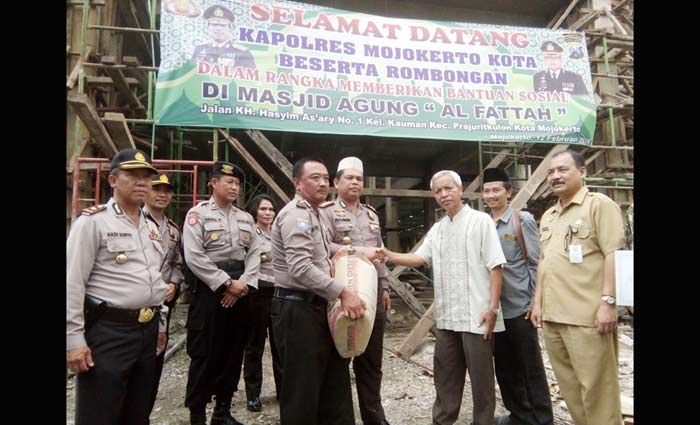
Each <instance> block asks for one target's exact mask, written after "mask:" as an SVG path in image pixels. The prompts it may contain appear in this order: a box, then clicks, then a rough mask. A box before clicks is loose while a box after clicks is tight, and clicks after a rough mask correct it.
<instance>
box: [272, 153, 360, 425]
mask: <svg viewBox="0 0 700 425" xmlns="http://www.w3.org/2000/svg"><path fill="white" fill-rule="evenodd" d="M292 178H293V181H294V187H295V189H296V196H295V197H294V199H292V200H291V201H290V202H289V203H288V204H287V205H286V206H285V207H284V208H282V210H281V211H280V213H279V215H278V216H277V219H276V220H275V221H274V223H272V267H273V269H274V271H275V292H274V295H273V298H272V305H271V308H270V316H271V319H272V328H273V331H274V332H273V335H274V339H275V344H276V345H277V348H278V350H279V355H280V363H281V366H282V388H281V389H280V394H279V396H280V397H279V404H280V421H281V425H354V424H355V416H354V412H353V407H352V393H351V390H350V374H349V371H348V360H347V359H343V358H341V357H340V355H339V354H338V351H337V350H336V349H335V345H334V344H333V340H332V338H331V333H330V329H329V328H328V316H327V306H328V302H334V301H335V300H336V299H338V298H340V302H341V305H342V308H343V311H344V312H345V313H346V314H347V315H348V317H350V318H351V319H355V318H358V317H362V315H364V309H365V307H364V303H363V301H362V300H361V299H360V298H359V297H358V296H357V293H356V292H355V291H354V290H352V289H350V288H347V287H345V286H344V285H343V284H341V283H340V282H338V281H336V280H335V279H333V278H332V277H331V261H330V253H329V247H328V242H327V241H326V238H325V237H324V229H323V224H322V223H321V222H320V219H319V212H318V206H319V205H320V204H321V203H323V201H325V200H326V196H328V170H327V169H326V166H325V165H323V163H322V162H321V161H320V160H316V159H310V158H302V159H300V160H298V161H297V162H296V163H295V164H294V166H293V168H292Z"/></svg>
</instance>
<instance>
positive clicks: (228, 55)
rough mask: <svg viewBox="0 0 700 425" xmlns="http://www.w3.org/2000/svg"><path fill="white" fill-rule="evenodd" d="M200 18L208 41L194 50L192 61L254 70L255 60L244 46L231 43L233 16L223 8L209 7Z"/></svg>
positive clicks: (234, 18)
mask: <svg viewBox="0 0 700 425" xmlns="http://www.w3.org/2000/svg"><path fill="white" fill-rule="evenodd" d="M202 17H203V18H204V19H205V20H206V21H207V29H206V31H207V36H208V37H209V39H210V41H208V42H207V43H204V44H200V45H198V46H197V47H195V49H194V53H193V54H192V60H193V61H194V62H197V61H202V62H209V63H212V64H219V65H228V66H240V67H243V68H255V67H256V65H255V59H254V58H253V55H252V54H251V53H250V50H248V49H247V48H246V47H245V46H242V45H240V44H237V43H234V42H233V26H234V25H233V23H234V21H235V20H236V17H235V15H234V14H233V12H231V11H230V10H229V9H227V8H225V7H223V6H218V5H215V6H211V7H209V8H208V9H207V10H205V11H204V13H203V14H202Z"/></svg>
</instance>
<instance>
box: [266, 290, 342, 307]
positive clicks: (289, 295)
mask: <svg viewBox="0 0 700 425" xmlns="http://www.w3.org/2000/svg"><path fill="white" fill-rule="evenodd" d="M272 295H273V296H274V297H275V298H281V299H283V300H289V301H301V302H305V303H308V304H315V305H326V304H328V301H326V299H325V298H323V297H319V296H318V295H316V294H314V293H313V292H307V291H297V290H295V289H287V288H279V287H278V288H275V292H274V293H273V294H272Z"/></svg>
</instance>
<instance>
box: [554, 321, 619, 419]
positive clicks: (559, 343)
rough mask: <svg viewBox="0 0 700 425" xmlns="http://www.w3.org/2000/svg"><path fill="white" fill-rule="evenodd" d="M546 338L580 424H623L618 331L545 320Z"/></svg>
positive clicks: (561, 384)
mask: <svg viewBox="0 0 700 425" xmlns="http://www.w3.org/2000/svg"><path fill="white" fill-rule="evenodd" d="M543 326H544V340H545V344H546V346H547V353H548V354H549V360H550V361H551V362H552V368H553V369H554V375H555V376H556V377H557V382H558V383H559V388H560V390H561V394H562V396H563V397H564V401H566V405H567V407H568V408H569V413H570V414H571V418H572V419H573V421H574V424H576V425H620V424H621V423H622V411H621V406H620V384H619V381H618V377H617V366H618V365H617V358H618V339H617V332H612V333H609V334H607V335H599V334H598V332H596V328H590V327H585V326H575V325H566V324H562V323H554V322H543Z"/></svg>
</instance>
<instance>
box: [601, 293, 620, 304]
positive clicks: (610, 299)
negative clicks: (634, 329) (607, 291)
mask: <svg viewBox="0 0 700 425" xmlns="http://www.w3.org/2000/svg"><path fill="white" fill-rule="evenodd" d="M600 300H601V301H604V302H606V303H608V304H610V305H615V302H617V300H616V299H615V297H613V296H612V295H603V296H602V297H600Z"/></svg>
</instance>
